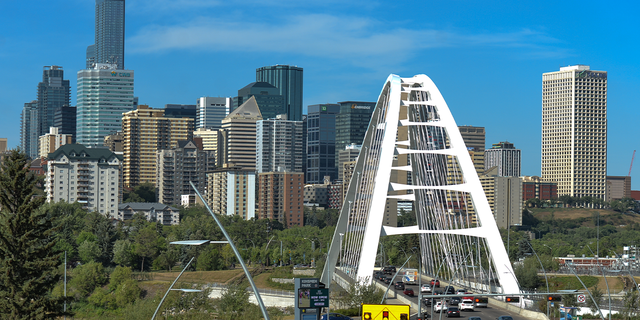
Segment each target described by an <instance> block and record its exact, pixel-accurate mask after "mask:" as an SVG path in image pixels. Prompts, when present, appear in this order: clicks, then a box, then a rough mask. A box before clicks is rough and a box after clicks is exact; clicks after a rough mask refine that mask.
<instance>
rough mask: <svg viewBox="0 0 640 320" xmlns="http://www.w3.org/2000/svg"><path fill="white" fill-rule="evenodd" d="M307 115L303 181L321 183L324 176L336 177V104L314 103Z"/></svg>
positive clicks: (337, 107)
mask: <svg viewBox="0 0 640 320" xmlns="http://www.w3.org/2000/svg"><path fill="white" fill-rule="evenodd" d="M308 112H309V114H308V115H307V172H306V179H305V183H312V184H314V183H322V182H323V180H324V176H330V177H331V180H335V179H337V178H338V170H337V169H338V168H336V160H335V157H336V114H338V113H339V112H340V106H339V105H337V104H316V105H311V106H309V108H308Z"/></svg>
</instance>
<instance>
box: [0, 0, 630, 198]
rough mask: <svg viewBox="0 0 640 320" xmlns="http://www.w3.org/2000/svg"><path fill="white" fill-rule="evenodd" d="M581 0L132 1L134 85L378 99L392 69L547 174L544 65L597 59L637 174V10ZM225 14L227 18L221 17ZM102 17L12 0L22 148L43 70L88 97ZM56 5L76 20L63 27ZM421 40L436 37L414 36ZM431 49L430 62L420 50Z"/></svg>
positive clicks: (7, 121)
mask: <svg viewBox="0 0 640 320" xmlns="http://www.w3.org/2000/svg"><path fill="white" fill-rule="evenodd" d="M154 4H155V5H154ZM576 4H577V2H566V3H556V2H553V3H552V2H542V3H537V4H536V6H535V7H530V6H529V5H528V4H521V3H509V4H508V5H507V4H504V3H491V4H479V3H478V4H475V3H467V4H466V5H464V6H459V5H458V4H456V3H446V4H429V7H428V9H429V10H428V12H430V13H429V19H428V21H427V22H425V21H424V16H423V14H424V12H427V10H426V9H427V7H426V4H418V3H416V4H414V5H413V7H414V9H413V10H407V9H406V6H404V5H402V6H401V5H397V4H393V3H391V2H360V1H355V2H351V3H348V4H345V3H340V2H335V1H328V2H327V1H325V2H313V1H312V2H308V3H302V4H300V3H294V2H288V1H280V2H256V3H254V5H251V6H241V4H240V3H239V2H233V1H231V2H225V4H221V3H217V2H209V1H159V2H158V1H153V2H152V1H146V0H140V1H135V2H134V1H130V2H127V6H126V12H127V17H126V25H127V30H126V33H125V47H126V49H125V52H126V59H127V69H130V70H134V71H135V72H136V78H137V79H136V87H135V91H134V95H135V96H137V97H139V98H140V104H149V105H150V106H151V107H153V108H163V106H164V105H165V104H171V103H177V104H192V103H194V102H195V101H196V99H198V98H199V97H203V96H211V97H216V96H220V97H233V96H235V94H236V93H237V91H238V90H239V89H241V88H242V87H243V86H245V85H246V84H247V83H250V82H252V81H254V79H255V70H256V69H257V68H260V67H264V66H269V65H276V64H287V65H292V66H299V67H301V68H303V69H304V71H305V79H304V94H305V96H304V101H303V107H304V108H305V110H306V108H307V106H309V105H313V104H326V103H337V102H339V101H346V100H357V101H374V100H375V99H376V97H377V95H378V94H379V85H378V84H379V82H380V81H381V79H384V78H386V77H387V76H388V74H390V73H394V74H398V75H400V76H411V75H413V74H416V73H424V74H427V75H428V76H429V77H431V78H432V79H434V81H436V82H437V83H438V84H439V87H440V89H441V91H442V93H443V95H444V97H445V99H447V102H448V104H449V107H450V108H451V110H452V112H453V114H454V117H455V118H456V120H457V124H458V125H459V126H463V125H471V126H481V127H485V128H486V144H487V146H486V147H490V146H491V144H493V143H498V142H500V141H510V142H512V143H514V144H516V145H517V146H518V148H519V149H521V150H522V175H538V176H540V175H541V164H540V159H541V151H540V150H541V119H542V111H541V110H542V87H541V78H542V74H543V73H546V72H553V71H556V70H558V69H559V67H564V66H569V65H576V64H585V65H590V66H591V69H592V70H602V71H607V72H608V73H609V85H608V89H609V93H608V110H607V111H608V114H607V117H608V124H609V132H608V148H607V149H608V157H607V158H608V159H607V175H610V176H626V175H627V173H628V171H629V165H630V161H631V155H632V153H633V150H634V149H640V146H638V143H637V141H639V140H640V133H639V132H638V131H637V130H634V129H633V125H632V124H633V122H634V120H635V121H637V120H640V119H639V117H640V112H639V111H637V106H636V103H637V102H635V100H634V97H633V93H634V91H635V90H637V87H638V86H639V85H640V75H638V73H637V72H634V71H635V70H636V69H637V68H638V66H639V62H638V61H637V59H636V57H635V56H636V55H634V53H635V52H637V48H638V44H636V43H637V41H632V40H633V38H634V36H635V34H634V33H633V32H632V30H635V26H634V24H633V22H632V21H634V17H633V15H632V12H633V10H624V11H622V12H620V10H619V9H616V8H609V7H602V8H601V7H598V8H599V12H598V13H599V14H598V16H597V19H596V18H593V23H589V21H590V20H589V19H587V20H586V21H583V20H580V19H578V18H576V19H567V18H566V15H567V13H571V14H570V16H572V17H586V16H590V14H592V9H593V6H589V5H588V4H587V5H585V4H581V5H576ZM630 5H631V6H636V7H637V6H638V5H637V4H630ZM220 10H222V11H227V12H228V14H227V15H226V17H219V14H215V12H216V11H220ZM257 12H262V14H261V15H259V16H257V15H256V13H257ZM94 13H95V3H94V1H79V0H75V1H68V2H66V3H64V4H62V5H60V4H54V3H48V2H45V1H36V2H35V4H31V5H28V6H27V5H26V4H22V3H19V2H17V3H8V4H5V10H3V13H0V17H2V18H3V20H2V21H3V25H5V26H9V25H11V26H12V28H11V30H12V31H11V33H9V32H8V31H5V32H4V33H0V57H1V58H2V59H3V60H4V61H11V63H6V64H5V65H4V68H3V70H4V71H5V72H7V74H10V75H11V76H8V77H5V78H3V79H2V80H1V81H2V85H1V86H0V94H2V96H3V97H4V99H3V100H2V102H1V103H0V107H1V108H2V110H3V111H5V112H4V117H3V118H2V119H1V120H0V128H1V129H0V137H6V138H8V145H9V147H16V146H18V145H19V140H20V138H19V137H20V127H19V119H20V113H21V111H22V108H23V106H24V104H25V103H28V102H30V101H32V100H34V99H35V98H36V97H37V83H38V82H39V81H40V79H41V73H42V67H43V66H47V65H59V66H62V67H63V68H64V70H65V71H66V72H65V79H69V80H71V98H72V101H71V104H72V105H74V106H75V105H77V101H76V94H77V91H76V90H77V82H76V81H74V80H73V78H74V74H75V73H76V72H77V71H78V70H81V69H83V68H84V66H85V54H86V46H87V44H89V43H91V42H92V41H93V39H94V19H95V15H94ZM51 14H55V15H56V17H57V21H64V23H53V24H51V23H50V19H47V17H49V16H50V15H51ZM276 14H277V15H279V16H277V17H278V18H277V19H274V16H275V15H276ZM20 16H30V17H31V19H29V20H28V21H22V20H23V19H20V18H19V17H20ZM210 16H214V17H216V19H213V21H212V19H210ZM399 17H402V18H399ZM247 19H251V20H247ZM238 21H251V22H250V23H242V24H241V23H239V22H238ZM9 29H10V28H3V30H9ZM60 35H64V36H60ZM416 37H417V38H421V39H424V40H423V41H422V42H418V43H416V42H415V41H414V40H413V39H415V38H416ZM238 39H242V41H237V40H238ZM42 48H48V49H47V50H41V49H42ZM424 56H428V57H429V58H430V59H419V58H420V57H424ZM421 60H427V61H429V62H427V63H424V62H420V63H418V62H419V61H421ZM353 79H358V80H357V81H353ZM629 120H630V121H629ZM639 170H640V168H638V165H636V168H635V169H634V170H633V171H632V174H631V176H632V189H635V190H638V189H640V171H639Z"/></svg>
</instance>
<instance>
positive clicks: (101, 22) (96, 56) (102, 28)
mask: <svg viewBox="0 0 640 320" xmlns="http://www.w3.org/2000/svg"><path fill="white" fill-rule="evenodd" d="M124 1H125V0H96V22H95V26H96V30H95V33H96V35H95V43H94V44H93V45H91V46H89V47H87V62H86V63H87V69H91V68H93V64H94V63H115V64H116V65H117V68H116V69H119V70H122V69H124V7H125V6H124V5H125V3H124Z"/></svg>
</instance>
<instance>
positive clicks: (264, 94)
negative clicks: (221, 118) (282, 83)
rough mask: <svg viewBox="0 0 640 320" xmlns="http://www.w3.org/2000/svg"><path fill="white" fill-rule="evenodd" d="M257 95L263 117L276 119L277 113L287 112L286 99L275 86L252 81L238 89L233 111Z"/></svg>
mask: <svg viewBox="0 0 640 320" xmlns="http://www.w3.org/2000/svg"><path fill="white" fill-rule="evenodd" d="M251 97H255V99H256V103H257V104H258V108H259V109H260V113H261V114H262V119H265V120H266V119H275V118H276V116H277V115H279V114H284V113H286V108H285V107H284V99H283V97H282V95H281V94H280V91H279V90H278V88H276V87H275V86H273V85H271V84H269V83H267V82H252V83H250V84H248V85H246V86H245V87H244V88H242V89H240V90H238V96H237V97H235V98H233V106H232V107H231V110H230V111H231V112H233V110H235V109H237V108H238V107H239V106H241V105H242V104H243V103H245V102H247V100H249V98H251Z"/></svg>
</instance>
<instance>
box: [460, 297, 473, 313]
mask: <svg viewBox="0 0 640 320" xmlns="http://www.w3.org/2000/svg"><path fill="white" fill-rule="evenodd" d="M458 308H460V311H465V310H467V311H475V309H476V307H475V304H474V303H473V300H471V299H462V302H460V304H458Z"/></svg>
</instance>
